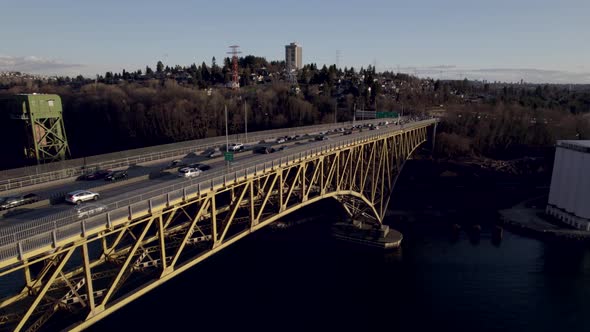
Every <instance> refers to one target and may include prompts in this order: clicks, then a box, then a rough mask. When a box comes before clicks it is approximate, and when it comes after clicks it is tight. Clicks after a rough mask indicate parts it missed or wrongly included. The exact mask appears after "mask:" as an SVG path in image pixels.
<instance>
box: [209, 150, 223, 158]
mask: <svg viewBox="0 0 590 332" xmlns="http://www.w3.org/2000/svg"><path fill="white" fill-rule="evenodd" d="M221 156H223V153H221V151H219V150H213V151H210V152H209V153H208V154H207V157H208V158H215V157H221Z"/></svg>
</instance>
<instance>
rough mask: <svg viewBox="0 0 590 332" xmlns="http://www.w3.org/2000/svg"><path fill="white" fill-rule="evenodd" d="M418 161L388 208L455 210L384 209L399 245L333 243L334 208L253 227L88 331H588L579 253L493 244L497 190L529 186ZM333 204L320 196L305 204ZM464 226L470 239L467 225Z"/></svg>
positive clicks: (536, 244)
mask: <svg viewBox="0 0 590 332" xmlns="http://www.w3.org/2000/svg"><path fill="white" fill-rule="evenodd" d="M422 166H424V167H420V165H417V166H416V165H414V166H412V164H410V167H408V166H406V168H405V169H404V174H403V177H402V178H400V181H399V182H398V184H397V186H398V187H397V188H396V192H395V193H394V195H393V203H392V206H391V208H392V209H393V208H395V209H398V208H400V207H405V208H411V209H418V210H420V209H422V210H423V209H427V208H429V207H434V208H437V207H445V208H448V209H449V210H452V211H453V213H451V214H447V215H445V216H444V217H428V218H427V217H417V218H416V220H415V221H414V222H400V221H399V219H398V218H397V217H393V216H392V217H389V218H388V219H387V220H386V221H385V222H386V223H388V224H391V225H394V226H395V227H396V228H397V229H399V230H400V231H401V232H402V233H403V234H404V240H403V242H402V247H401V248H400V249H399V250H397V251H394V252H390V253H383V252H380V251H373V250H367V249H363V248H359V247H357V246H354V245H350V244H344V243H342V242H338V241H336V240H333V239H332V238H331V237H330V235H329V224H330V222H332V221H334V220H333V219H335V218H337V217H336V216H334V217H332V218H325V217H322V218H319V220H316V221H314V222H308V223H304V224H300V225H297V226H294V227H292V228H289V229H287V230H280V231H273V230H271V229H263V230H261V231H258V232H256V233H254V234H252V235H250V236H248V237H246V238H245V239H243V240H241V241H238V243H236V244H234V245H232V246H231V247H229V248H227V249H226V250H224V251H222V252H220V253H219V254H216V255H215V256H213V257H211V258H210V259H208V260H206V261H205V262H204V263H203V264H199V265H198V266H195V267H194V268H192V269H191V270H190V271H187V272H185V273H183V274H182V275H180V276H178V277H176V278H175V279H173V280H172V281H169V282H168V283H166V284H164V285H162V286H160V287H158V288H157V289H155V290H153V291H152V292H150V293H149V294H147V295H145V296H143V297H141V298H140V299H138V300H137V301H135V302H134V303H131V304H129V305H127V306H126V307H124V308H123V309H122V310H120V311H118V312H116V313H114V314H112V315H111V316H109V317H107V318H106V319H104V320H103V321H101V322H99V323H97V324H95V325H94V326H92V327H91V328H89V331H129V330H133V331H209V330H210V331H233V330H243V331H284V330H289V331H291V330H292V331H310V330H312V331H316V330H327V331H335V330H341V331H454V332H461V331H466V332H472V331H519V332H521V331H590V322H589V320H588V319H587V317H588V316H589V314H590V251H589V250H587V249H585V248H580V247H576V246H571V245H565V244H558V243H543V242H540V241H538V240H534V239H530V238H526V237H522V236H519V235H515V234H512V233H510V232H509V231H508V230H505V231H504V237H503V239H502V241H501V242H500V243H499V244H498V243H497V242H496V243H494V242H493V241H492V236H491V230H492V228H493V225H494V223H495V222H496V221H497V220H496V218H497V215H496V214H495V213H494V211H495V210H496V209H497V208H503V206H502V205H503V204H504V205H505V204H508V203H507V202H502V199H500V198H504V199H505V198H508V197H511V196H515V197H516V196H519V195H520V196H525V195H532V196H536V195H537V194H538V193H527V192H525V193H520V194H519V193H517V190H515V189H514V188H517V189H520V188H524V187H523V186H521V185H516V186H515V185H514V183H513V182H511V181H498V180H497V179H494V178H489V177H485V176H482V175H481V174H476V175H477V176H473V177H471V178H467V179H465V178H462V179H449V178H445V179H443V180H441V181H438V182H437V181H434V180H435V179H437V178H439V177H438V171H436V170H434V169H433V168H432V167H431V166H429V165H422ZM455 171H456V172H459V171H458V170H455ZM429 173H431V174H430V175H429ZM537 182H538V181H532V182H531V183H532V187H538V183H537ZM498 183H507V185H508V186H510V188H508V189H506V188H504V189H503V188H501V186H499V185H498ZM335 209H337V208H336V207H335V205H333V204H331V203H329V202H320V203H318V204H317V205H314V206H310V207H308V208H306V210H304V212H307V213H308V214H314V213H317V212H318V211H322V210H324V211H330V213H332V212H333V211H335ZM331 219H332V220H331ZM454 223H458V224H461V225H462V226H463V230H462V231H461V232H460V234H459V237H458V238H453V237H452V236H450V235H451V231H450V229H451V227H450V225H452V224H454ZM472 224H480V225H481V227H482V230H481V233H480V236H479V237H470V236H469V235H468V234H467V232H466V231H465V230H466V229H469V228H470V225H472Z"/></svg>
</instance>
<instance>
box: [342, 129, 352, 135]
mask: <svg viewBox="0 0 590 332" xmlns="http://www.w3.org/2000/svg"><path fill="white" fill-rule="evenodd" d="M351 134H352V130H347V131H345V132H344V133H342V135H351Z"/></svg>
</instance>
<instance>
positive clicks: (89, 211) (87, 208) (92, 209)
mask: <svg viewBox="0 0 590 332" xmlns="http://www.w3.org/2000/svg"><path fill="white" fill-rule="evenodd" d="M74 209H75V210H76V215H77V216H78V218H87V217H90V216H92V215H95V214H98V213H101V212H104V211H106V210H107V207H106V205H102V204H93V203H88V204H81V205H77V206H76V207H75V208H74Z"/></svg>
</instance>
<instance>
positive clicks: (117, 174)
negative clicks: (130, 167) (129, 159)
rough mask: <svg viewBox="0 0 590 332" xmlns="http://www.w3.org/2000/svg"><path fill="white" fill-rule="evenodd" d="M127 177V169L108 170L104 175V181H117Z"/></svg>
mask: <svg viewBox="0 0 590 332" xmlns="http://www.w3.org/2000/svg"><path fill="white" fill-rule="evenodd" d="M125 179H127V171H114V172H110V173H109V174H107V175H106V176H105V177H104V180H105V181H117V180H125Z"/></svg>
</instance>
